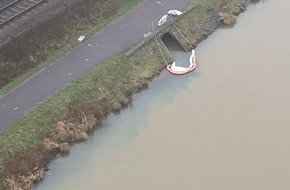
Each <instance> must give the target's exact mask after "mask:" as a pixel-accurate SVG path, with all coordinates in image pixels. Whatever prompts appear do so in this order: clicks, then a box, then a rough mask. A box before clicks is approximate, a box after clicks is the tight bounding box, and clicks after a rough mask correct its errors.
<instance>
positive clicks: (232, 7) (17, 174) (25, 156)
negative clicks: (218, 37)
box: [0, 1, 245, 189]
mask: <svg viewBox="0 0 290 190" xmlns="http://www.w3.org/2000/svg"><path fill="white" fill-rule="evenodd" d="M244 6H245V5H243V4H242V1H224V2H219V3H216V2H214V1H207V2H203V1H198V2H195V3H194V4H192V5H191V6H190V7H189V8H188V9H190V12H188V13H187V14H186V15H185V16H184V17H182V19H180V20H178V21H176V25H177V27H178V28H179V29H180V31H181V32H182V33H183V34H184V35H185V36H186V38H188V39H190V42H191V44H192V45H193V46H196V45H197V44H198V43H199V42H200V41H201V40H203V39H205V38H206V37H207V36H208V35H210V34H211V33H212V32H214V30H215V29H216V28H217V27H219V26H220V18H221V16H220V13H224V14H228V15H231V16H232V15H237V14H238V13H239V12H240V11H242V10H243V7H244ZM156 52H158V50H157V47H156V46H155V43H154V41H153V40H151V41H149V42H147V43H146V44H144V45H142V46H141V47H140V48H139V49H137V50H135V51H134V53H132V54H130V56H129V57H127V56H124V55H119V56H116V57H114V58H112V59H110V60H107V61H106V62H104V63H103V64H100V65H99V66H98V67H96V68H95V69H93V70H92V71H90V72H89V73H88V74H87V75H86V76H84V77H83V78H81V79H79V80H78V81H76V82H75V83H73V84H71V85H70V86H69V87H67V88H66V89H65V90H64V91H62V92H60V93H58V94H57V95H56V96H54V97H52V98H51V99H50V100H48V101H47V102H45V103H43V104H41V105H40V106H38V107H37V108H36V109H35V110H34V111H32V112H31V113H29V114H28V115H27V116H26V117H25V118H23V119H22V120H21V121H20V122H18V123H17V124H15V125H13V126H12V128H10V129H8V130H6V131H4V133H3V134H2V135H1V137H0V142H1V145H2V144H3V145H4V146H3V147H1V149H0V153H1V154H0V155H1V159H0V160H1V161H0V162H1V163H0V164H1V166H2V167H1V168H2V171H1V173H2V174H1V177H2V180H1V181H2V182H4V183H3V188H6V189H13V188H14V189H15V188H16V187H18V186H21V188H23V189H29V187H30V185H31V183H32V182H37V181H39V180H41V179H42V178H43V176H44V170H45V169H46V166H47V164H48V163H49V162H50V161H51V160H52V159H53V157H54V156H55V155H56V154H57V153H60V152H67V151H68V149H69V146H68V144H67V143H73V142H76V141H81V140H85V139H86V138H87V135H88V132H89V131H91V130H93V128H95V127H96V126H98V125H100V124H101V122H102V120H103V119H104V118H105V117H106V116H107V115H108V114H109V113H111V112H118V111H120V110H121V109H122V108H123V107H125V106H126V105H128V104H129V103H130V101H131V98H132V95H133V94H134V93H136V92H139V91H140V90H142V89H143V88H144V87H146V86H147V84H148V83H149V82H150V81H151V80H152V79H153V78H154V77H155V76H156V75H158V74H159V73H160V72H161V71H162V70H163V68H164V66H165V64H164V61H163V59H162V57H161V56H160V55H159V54H156ZM167 60H168V62H170V61H172V60H170V58H169V57H167Z"/></svg>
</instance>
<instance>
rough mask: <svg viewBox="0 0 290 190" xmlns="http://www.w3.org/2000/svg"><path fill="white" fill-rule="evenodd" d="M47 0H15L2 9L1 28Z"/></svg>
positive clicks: (0, 13) (0, 10)
mask: <svg viewBox="0 0 290 190" xmlns="http://www.w3.org/2000/svg"><path fill="white" fill-rule="evenodd" d="M43 1H45V0H14V1H13V2H11V3H9V4H7V5H6V6H4V7H2V8H0V27H2V26H4V25H6V24H8V23H9V22H11V21H13V20H15V18H17V17H20V16H21V15H23V14H24V13H26V12H27V11H29V10H31V9H32V8H34V7H35V6H37V5H38V4H40V3H42V2H43Z"/></svg>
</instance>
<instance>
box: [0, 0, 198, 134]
mask: <svg viewBox="0 0 290 190" xmlns="http://www.w3.org/2000/svg"><path fill="white" fill-rule="evenodd" d="M191 1H192V0H158V1H156V0H145V1H144V2H143V3H142V4H140V5H139V6H137V7H136V8H135V9H133V10H131V11H129V12H128V13H127V14H125V15H124V16H122V17H121V18H120V19H118V20H117V21H115V22H113V23H112V24H110V25H109V26H108V27H106V28H105V29H104V30H102V31H101V32H99V33H97V34H96V35H94V36H92V37H91V38H89V39H87V40H86V41H85V42H84V43H82V44H80V45H79V46H78V47H77V48H76V49H75V50H72V51H70V52H68V53H67V54H65V55H64V56H62V57H60V58H59V59H57V60H55V61H54V62H53V63H52V64H51V65H50V66H48V67H47V68H45V69H43V70H41V71H40V72H38V73H37V74H35V75H34V76H33V77H31V78H29V79H28V80H26V81H25V82H24V83H23V84H22V85H20V86H19V87H16V88H15V89H13V90H12V91H10V92H9V93H7V94H6V95H5V96H3V97H1V98H0V131H2V130H3V129H5V128H7V127H8V126H10V125H11V124H13V123H15V122H16V121H17V120H18V119H19V118H21V117H23V116H24V115H25V114H26V113H28V112H29V111H31V110H32V108H34V107H35V106H36V105H37V104H39V103H40V102H42V101H44V100H46V99H47V98H48V97H49V96H51V95H53V94H55V93H56V92H58V91H60V90H61V89H63V88H64V87H65V86H66V85H67V84H69V83H71V82H72V81H73V80H75V79H77V78H79V77H80V76H81V75H82V74H84V73H85V72H87V71H88V70H89V69H91V68H92V67H94V66H95V65H97V64H98V63H100V62H102V61H103V60H105V59H106V58H109V57H110V56H112V55H114V54H116V53H119V52H121V51H124V50H126V49H128V48H130V47H132V46H133V45H134V44H136V43H138V42H139V41H141V40H142V39H143V35H144V33H146V32H147V30H148V26H149V25H150V23H151V22H152V21H158V20H159V19H160V17H161V16H162V15H163V14H165V13H166V12H167V11H168V10H170V9H178V10H182V9H183V8H184V7H185V6H186V4H188V3H189V2H191Z"/></svg>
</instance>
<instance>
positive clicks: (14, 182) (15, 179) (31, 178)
mask: <svg viewBox="0 0 290 190" xmlns="http://www.w3.org/2000/svg"><path fill="white" fill-rule="evenodd" d="M43 177H44V168H40V167H38V166H35V167H34V168H33V170H32V171H31V172H28V173H27V174H24V175H17V176H11V177H9V178H7V179H5V180H4V188H5V189H7V190H29V189H30V188H31V186H32V184H33V183H37V182H39V181H41V180H42V179H43Z"/></svg>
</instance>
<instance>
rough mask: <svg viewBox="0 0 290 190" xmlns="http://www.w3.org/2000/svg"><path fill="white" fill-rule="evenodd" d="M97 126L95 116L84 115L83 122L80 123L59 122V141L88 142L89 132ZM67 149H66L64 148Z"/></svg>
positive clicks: (57, 125)
mask: <svg viewBox="0 0 290 190" xmlns="http://www.w3.org/2000/svg"><path fill="white" fill-rule="evenodd" d="M96 124H97V119H96V117H95V116H93V115H88V116H87V115H85V114H83V117H82V120H81V122H80V123H78V122H66V121H63V122H58V123H57V124H56V131H57V139H58V140H59V141H61V142H76V141H81V140H86V139H87V138H88V134H87V132H89V131H91V130H92V129H93V128H94V127H95V126H96ZM63 148H65V147H63Z"/></svg>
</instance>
